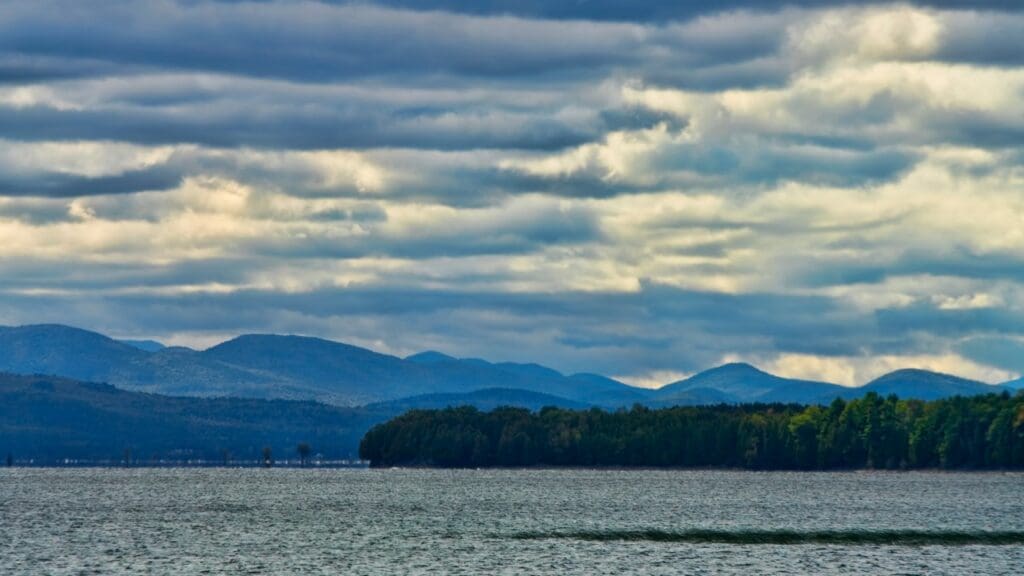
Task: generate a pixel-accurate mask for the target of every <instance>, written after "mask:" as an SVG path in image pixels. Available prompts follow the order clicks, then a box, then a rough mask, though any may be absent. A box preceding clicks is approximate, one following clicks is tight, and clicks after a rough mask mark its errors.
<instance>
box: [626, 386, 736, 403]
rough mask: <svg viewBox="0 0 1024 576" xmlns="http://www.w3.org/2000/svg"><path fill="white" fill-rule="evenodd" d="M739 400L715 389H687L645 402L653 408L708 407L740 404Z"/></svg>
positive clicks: (660, 395) (656, 396) (659, 395)
mask: <svg viewBox="0 0 1024 576" xmlns="http://www.w3.org/2000/svg"><path fill="white" fill-rule="evenodd" d="M659 392H660V390H659ZM739 402H740V400H739V398H737V397H736V396H733V395H732V394H729V393H727V392H722V391H721V390H718V389H715V388H687V389H685V390H676V391H673V392H672V393H671V394H657V395H655V396H654V397H653V398H650V399H648V400H646V401H645V402H644V404H645V405H646V406H650V407H651V408H668V407H670V406H706V405H708V404H738V403H739Z"/></svg>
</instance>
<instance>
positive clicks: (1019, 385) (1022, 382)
mask: <svg viewBox="0 0 1024 576" xmlns="http://www.w3.org/2000/svg"><path fill="white" fill-rule="evenodd" d="M1002 385H1003V386H1005V387H1006V388H1010V389H1013V390H1024V378H1018V379H1016V380H1010V381H1009V382H1003V384H1002Z"/></svg>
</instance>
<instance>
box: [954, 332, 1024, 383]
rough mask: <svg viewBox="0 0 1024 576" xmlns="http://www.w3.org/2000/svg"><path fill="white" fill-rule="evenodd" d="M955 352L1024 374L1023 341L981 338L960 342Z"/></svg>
mask: <svg viewBox="0 0 1024 576" xmlns="http://www.w3.org/2000/svg"><path fill="white" fill-rule="evenodd" d="M1022 332H1024V330H1022ZM957 350H958V351H959V352H960V353H961V354H963V355H964V356H965V357H967V358H970V359H971V360H974V361H975V362H980V363H982V364H988V365H990V366H996V367H998V368H1002V369H1004V370H1009V371H1011V372H1017V373H1024V341H1022V340H1017V339H1010V338H1001V337H998V336H982V337H978V338H970V339H968V340H965V341H963V342H961V343H960V344H959V345H958V346H957Z"/></svg>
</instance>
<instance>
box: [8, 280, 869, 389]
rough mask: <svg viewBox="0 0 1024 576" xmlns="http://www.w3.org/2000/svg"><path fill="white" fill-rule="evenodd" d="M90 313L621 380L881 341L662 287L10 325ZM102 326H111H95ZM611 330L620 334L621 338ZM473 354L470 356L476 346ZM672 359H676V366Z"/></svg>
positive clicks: (780, 304)
mask: <svg viewBox="0 0 1024 576" xmlns="http://www.w3.org/2000/svg"><path fill="white" fill-rule="evenodd" d="M87 302H89V303H88V304H87ZM87 306H92V307H93V308H94V310H95V311H96V314H97V315H109V317H111V318H113V317H117V318H127V319H139V320H134V321H132V322H138V323H139V325H138V326H125V328H123V330H125V331H128V332H132V331H136V330H140V329H146V328H147V327H149V329H150V330H151V329H152V328H151V327H152V326H159V327H160V329H161V330H162V331H164V332H165V333H173V332H181V331H208V330H210V331H228V332H251V331H266V330H267V329H268V327H271V328H273V327H276V328H279V329H284V327H285V326H287V329H289V330H292V331H297V332H315V331H320V330H323V329H324V326H323V325H322V324H321V322H322V321H324V320H325V319H333V320H335V321H337V325H338V326H340V327H342V328H341V330H342V331H344V326H346V325H348V326H350V327H352V329H354V330H358V329H360V328H362V327H364V326H367V325H371V326H374V327H375V330H376V332H375V337H380V338H381V339H384V340H386V341H389V342H393V343H396V345H400V346H409V347H411V348H413V349H415V348H416V347H417V342H423V341H445V342H451V343H460V342H463V339H464V338H470V337H471V338H473V339H477V340H478V342H477V345H476V348H472V349H471V350H484V349H486V348H488V347H489V348H490V350H491V351H490V353H489V354H487V356H489V357H491V358H496V359H513V360H534V361H544V362H549V363H554V364H556V365H560V366H565V367H567V368H569V369H578V370H584V369H591V370H602V371H613V372H614V371H618V370H623V369H627V370H632V369H635V368H636V367H637V366H635V364H637V363H640V365H641V366H643V367H644V368H650V369H675V370H695V369H700V368H705V367H707V366H708V365H710V364H712V363H714V362H716V361H718V360H719V359H720V358H721V356H722V355H724V354H726V353H728V352H730V351H731V350H734V349H736V348H738V347H743V348H747V349H756V350H760V351H771V350H784V349H790V348H791V346H792V345H793V344H794V341H797V340H798V341H802V342H803V344H802V346H801V348H802V349H806V350H808V351H812V350H813V351H821V350H823V349H826V351H844V352H852V351H856V350H857V347H858V346H859V341H860V340H861V339H863V338H866V337H868V336H869V335H870V330H871V327H870V326H863V325H859V324H857V323H852V324H849V328H848V329H847V330H846V331H844V332H842V333H840V334H835V335H834V336H833V337H832V341H831V342H825V343H814V342H812V341H811V339H807V338H805V337H802V336H800V335H799V334H800V333H803V334H806V331H807V330H815V331H819V332H821V333H824V332H826V331H828V330H829V329H831V328H833V327H834V324H833V322H834V321H835V317H834V316H836V315H843V312H842V311H841V310H840V309H839V308H838V307H836V306H835V305H834V303H830V302H829V301H827V300H823V299H820V298H801V297H784V296H783V297H780V296H778V295H770V294H748V295H736V296H729V295H720V294H709V293H701V292H692V291H686V290H679V289H673V288H666V287H656V286H647V287H645V288H644V289H643V290H642V291H641V292H639V293H634V294H612V293H579V292H569V293H561V294H544V293H520V294H508V293H504V294H503V293H494V292H474V291H458V290H456V291H438V290H425V289H401V288H369V287H368V288H358V287H353V288H349V289H345V290H321V291H316V292H312V293H303V294H282V293H270V292H262V291H243V292H238V293H233V294H230V295H215V294H191V295H181V296H164V297H153V296H105V297H101V298H98V299H95V300H85V299H77V298H67V299H53V298H48V297H23V296H5V297H4V299H3V306H2V307H0V314H3V316H4V317H5V318H12V315H13V318H12V320H10V321H18V319H20V318H22V317H28V316H34V317H37V319H39V320H42V319H49V318H52V317H53V316H54V315H56V314H60V313H67V312H68V311H69V309H70V310H81V309H82V308H85V307H87ZM15 307H16V309H15ZM47 309H49V311H47ZM77 313H78V314H80V312H77ZM80 317H81V316H80ZM141 319H145V321H144V322H143V321H142V320H141ZM452 319H457V323H456V322H453V321H452ZM90 320H96V321H98V322H99V323H98V324H97V326H101V325H102V321H99V320H98V319H96V318H95V317H92V318H90ZM610 326H616V327H617V329H616V330H615V331H612V330H610V329H609V327H610ZM712 335H713V338H712ZM344 336H347V337H349V338H350V339H351V338H357V337H358V335H357V334H356V333H355V332H353V333H351V334H344V333H342V334H339V335H338V337H344ZM513 338H515V339H517V342H520V343H521V345H518V346H516V347H515V348H514V349H506V350H504V351H501V348H500V345H501V343H502V342H504V341H506V340H509V339H513ZM652 343H653V346H651V344H652ZM463 349H466V350H470V348H468V347H467V346H464V347H463ZM666 351H667V352H669V353H670V356H671V357H666V355H665V352H666Z"/></svg>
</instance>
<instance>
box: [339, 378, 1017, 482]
mask: <svg viewBox="0 0 1024 576" xmlns="http://www.w3.org/2000/svg"><path fill="white" fill-rule="evenodd" d="M359 454H360V457H361V458H363V459H365V460H370V461H371V465H372V466H437V467H493V466H502V467H518V466H644V467H728V468H745V469H752V470H841V469H860V468H876V469H907V468H941V469H1010V468H1024V392H1021V393H1017V394H1016V395H1010V394H1009V393H1003V394H998V395H997V394H988V395H982V396H972V397H959V396H958V397H953V398H947V399H942V400H935V401H930V402H925V401H921V400H900V399H898V398H897V397H896V396H889V397H885V398H883V397H881V396H879V395H878V394H876V393H869V394H867V395H865V396H864V397H862V398H859V399H855V400H842V399H837V400H835V401H833V402H832V404H830V405H828V406H817V405H815V406H801V405H795V404H746V405H718V406H687V407H673V408H663V409H650V408H646V407H643V406H640V405H637V406H634V407H633V408H632V409H630V410H619V411H615V412H607V411H604V410H600V409H597V408H594V409H590V410H583V411H575V410H566V409H560V408H544V409H542V410H540V411H538V412H531V411H529V410H526V409H521V408H498V409H496V410H493V411H491V412H481V411H479V410H477V409H475V408H472V407H460V408H448V409H444V410H413V411H410V412H407V413H405V414H403V415H401V416H399V417H397V418H395V419H392V420H390V421H388V422H385V423H383V424H378V425H377V426H375V427H373V428H372V429H370V431H369V432H367V434H366V435H365V436H364V437H363V439H362V442H361V444H360V448H359Z"/></svg>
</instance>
